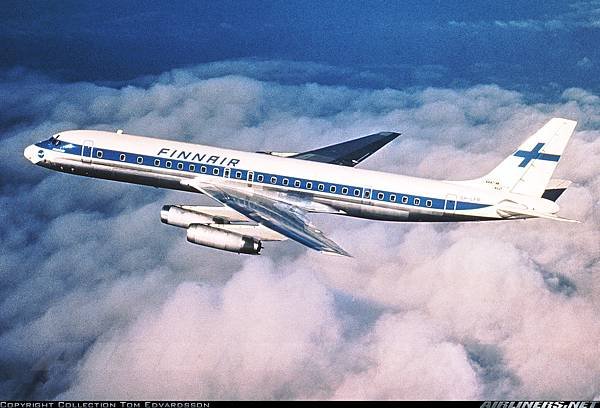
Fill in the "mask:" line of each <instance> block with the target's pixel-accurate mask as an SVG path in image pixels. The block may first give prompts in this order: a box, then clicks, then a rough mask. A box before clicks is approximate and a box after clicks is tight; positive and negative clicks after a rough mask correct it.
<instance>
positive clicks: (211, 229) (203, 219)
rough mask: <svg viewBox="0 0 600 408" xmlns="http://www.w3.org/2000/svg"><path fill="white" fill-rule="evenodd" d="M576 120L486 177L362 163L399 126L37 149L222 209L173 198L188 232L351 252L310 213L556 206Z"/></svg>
mask: <svg viewBox="0 0 600 408" xmlns="http://www.w3.org/2000/svg"><path fill="white" fill-rule="evenodd" d="M576 125H577V122H576V121H573V120H569V119H563V118H552V119H551V120H549V121H548V122H547V123H546V124H545V125H544V126H543V127H542V128H540V129H539V130H538V131H537V132H535V133H534V134H533V135H532V136H530V137H528V138H527V139H526V140H525V142H523V143H522V144H521V145H520V146H519V147H518V149H517V150H516V151H515V152H514V153H512V154H511V155H510V156H508V157H507V158H505V159H504V160H503V161H502V162H501V163H500V164H499V165H498V166H497V167H496V168H494V169H493V170H492V171H491V172H490V173H488V174H486V175H484V176H483V177H480V178H477V179H473V180H463V181H448V180H432V179H426V178H417V177H409V176H403V175H397V174H392V173H385V172H379V171H372V170H365V169H359V168H356V167H355V166H356V165H357V164H359V163H361V162H362V161H364V160H365V159H366V158H368V157H369V156H371V155H372V154H373V153H375V152H376V151H378V150H379V149H381V148H382V147H383V146H385V145H386V144H388V143H389V142H391V141H392V140H394V139H396V138H397V137H398V136H399V135H400V133H396V132H380V133H376V134H372V135H368V136H364V137H361V138H358V139H354V140H350V141H347V142H344V143H339V144H334V145H330V146H326V147H323V148H320V149H315V150H310V151H307V152H301V153H291V152H290V153H284V152H272V151H267V152H254V153H252V152H243V151H238V150H231V149H223V148H217V147H212V146H204V145H198V144H191V143H182V142H177V141H172V140H165V139H158V138H151V137H143V136H135V135H129V134H125V133H123V131H122V130H117V132H107V131H98V130H68V131H63V132H60V133H57V134H55V135H53V136H52V137H50V138H49V139H47V140H44V141H41V142H38V143H35V144H32V145H30V146H27V147H26V148H25V150H24V156H25V158H27V159H28V160H29V161H31V162H32V163H34V164H36V165H39V166H42V167H45V168H48V169H52V170H57V171H61V172H64V173H69V174H76V175H82V176H88V177H95V178H101V179H109V180H116V181H123V182H129V183H135V184H142V185H149V186H154V187H160V188H167V189H174V190H182V191H188V192H194V193H202V194H205V195H206V196H208V197H210V198H212V199H213V200H215V201H217V202H218V203H219V204H220V206H199V205H183V204H178V205H165V206H163V208H162V210H161V212H160V218H161V221H162V222H163V223H165V224H168V225H172V226H177V227H182V228H185V229H187V240H188V241H189V242H191V243H194V244H198V245H203V246H207V247H211V248H216V249H221V250H225V251H230V252H236V253H243V254H255V255H256V254H259V253H260V251H261V249H262V248H263V241H282V240H285V239H291V240H294V241H297V242H299V243H301V244H303V245H305V246H307V247H309V248H311V249H314V250H317V251H320V252H322V253H325V254H332V255H341V256H350V254H349V253H348V252H346V251H345V250H344V249H342V248H341V247H340V246H339V245H338V244H336V243H335V242H334V241H332V240H331V239H329V238H328V237H327V236H325V234H323V232H322V231H320V230H319V229H317V228H316V227H315V226H314V225H313V224H312V223H311V222H310V221H309V219H308V217H307V216H308V214H310V213H326V214H337V215H345V216H350V217H358V218H366V219H371V220H385V221H405V222H455V221H495V220H515V219H528V218H544V219H550V220H557V221H568V222H579V221H576V220H570V219H567V218H563V217H560V216H558V215H557V212H558V210H559V206H558V204H556V200H557V199H558V197H559V196H560V195H561V194H562V193H563V192H564V191H565V190H566V189H567V187H569V185H570V183H571V182H570V181H567V180H560V179H552V174H553V173H554V170H555V169H556V166H557V165H558V161H559V159H560V157H561V154H562V152H563V150H564V149H565V147H566V145H567V142H568V141H569V139H570V137H571V135H572V134H573V131H574V129H575V126H576Z"/></svg>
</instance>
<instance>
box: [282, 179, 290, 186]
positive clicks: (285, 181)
mask: <svg viewBox="0 0 600 408" xmlns="http://www.w3.org/2000/svg"><path fill="white" fill-rule="evenodd" d="M288 184H290V181H289V180H288V179H286V178H284V179H283V185H284V186H287V185H288Z"/></svg>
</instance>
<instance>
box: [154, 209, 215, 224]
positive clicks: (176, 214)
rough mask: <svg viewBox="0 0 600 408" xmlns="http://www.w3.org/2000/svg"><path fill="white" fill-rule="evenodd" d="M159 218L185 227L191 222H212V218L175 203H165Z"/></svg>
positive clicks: (164, 221)
mask: <svg viewBox="0 0 600 408" xmlns="http://www.w3.org/2000/svg"><path fill="white" fill-rule="evenodd" d="M160 220H161V221H162V222H163V223H165V224H169V225H173V226H175V227H182V228H187V227H189V226H190V225H192V224H212V223H213V222H214V218H213V217H210V216H208V215H204V214H198V213H195V212H192V211H187V210H184V209H183V208H181V207H177V206H175V205H165V206H163V208H162V210H161V211H160Z"/></svg>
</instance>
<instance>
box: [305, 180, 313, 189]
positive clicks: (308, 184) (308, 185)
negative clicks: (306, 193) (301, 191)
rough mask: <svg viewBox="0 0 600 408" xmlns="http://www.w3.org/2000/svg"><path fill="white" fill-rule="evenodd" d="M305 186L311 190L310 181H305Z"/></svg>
mask: <svg viewBox="0 0 600 408" xmlns="http://www.w3.org/2000/svg"><path fill="white" fill-rule="evenodd" d="M306 188H307V189H309V190H312V183H311V182H310V181H307V182H306Z"/></svg>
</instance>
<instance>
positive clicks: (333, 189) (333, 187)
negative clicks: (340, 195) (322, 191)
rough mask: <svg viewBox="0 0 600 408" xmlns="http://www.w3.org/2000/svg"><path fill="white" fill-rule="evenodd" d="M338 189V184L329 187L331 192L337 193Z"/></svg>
mask: <svg viewBox="0 0 600 408" xmlns="http://www.w3.org/2000/svg"><path fill="white" fill-rule="evenodd" d="M336 190H337V187H336V186H330V187H329V192H330V193H335V192H336Z"/></svg>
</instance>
